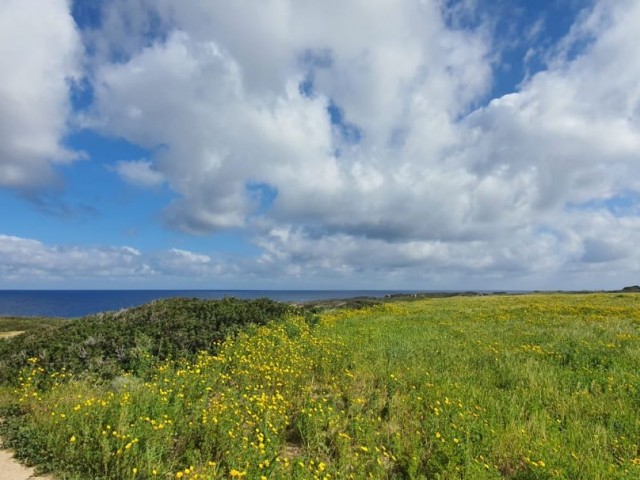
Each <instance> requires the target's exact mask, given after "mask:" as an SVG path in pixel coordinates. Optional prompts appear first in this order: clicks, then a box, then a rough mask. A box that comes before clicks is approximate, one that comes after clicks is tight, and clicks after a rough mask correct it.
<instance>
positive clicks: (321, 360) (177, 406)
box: [0, 294, 640, 480]
mask: <svg viewBox="0 0 640 480" xmlns="http://www.w3.org/2000/svg"><path fill="white" fill-rule="evenodd" d="M639 307H640V298H639V297H638V296H637V295H633V294H624V295H623V294H619V295H614V294H598V295H571V296H569V295H527V296H487V297H457V298H442V299H428V300H419V301H414V302H406V303H404V302H394V303H388V304H382V305H377V306H370V307H364V308H360V309H357V310H355V309H348V310H333V311H327V312H324V313H322V314H320V316H319V318H315V317H312V316H307V318H304V317H302V316H299V315H298V314H297V313H299V312H297V313H296V312H295V311H292V310H287V312H286V313H283V312H284V310H285V309H284V307H282V308H283V310H282V311H281V310H278V309H276V310H275V312H276V313H279V314H281V315H279V316H278V315H274V317H273V321H270V322H266V320H265V321H264V322H259V323H260V324H254V323H250V322H248V321H247V322H244V323H243V327H242V328H239V327H236V328H233V329H231V328H229V329H227V330H225V335H226V334H227V333H232V335H230V336H226V338H225V339H222V337H217V338H220V339H219V340H216V341H213V342H208V343H206V344H205V345H204V346H202V347H201V344H200V343H198V342H199V340H198V341H197V342H196V340H195V339H191V340H190V341H193V342H194V346H196V348H198V349H200V350H201V351H200V353H198V354H197V355H196V356H195V357H194V356H190V355H184V356H182V357H181V358H174V357H173V356H167V355H165V356H164V358H159V357H158V356H156V355H157V354H158V353H161V352H162V351H164V350H160V352H158V351H154V350H153V349H145V350H144V355H141V356H139V357H137V358H138V363H137V364H136V368H134V369H130V368H123V369H122V370H121V371H120V372H119V374H118V375H117V376H113V375H112V374H111V373H112V372H113V368H112V367H109V372H110V374H109V375H103V376H100V375H98V373H99V372H98V371H97V370H96V372H94V374H93V375H94V377H92V378H90V377H85V376H84V374H83V373H82V372H81V371H80V370H78V371H72V368H71V367H67V368H64V367H62V368H51V365H53V363H51V362H50V363H47V362H48V360H47V358H49V357H46V356H44V355H43V356H40V357H39V356H37V355H34V356H32V357H29V358H27V359H26V365H25V366H24V367H23V368H22V369H21V371H20V372H19V375H18V377H17V380H18V381H17V384H16V385H15V386H6V387H5V390H4V396H1V395H0V399H1V401H2V403H4V407H5V416H6V417H7V419H6V422H5V423H4V424H3V427H2V428H3V430H4V435H5V438H6V440H7V443H8V444H9V445H11V446H12V447H13V448H15V449H16V451H17V452H18V455H20V456H21V457H22V458H27V459H29V460H31V461H32V462H36V463H38V464H39V465H41V466H44V467H45V468H47V469H51V470H53V471H55V472H57V473H58V474H59V475H60V478H65V479H76V480H79V479H84V480H86V479H152V478H161V479H175V478H183V479H215V478H249V479H254V478H255V479H263V478H274V479H276V478H293V479H307V478H309V479H314V478H320V479H336V478H355V479H359V478H379V479H383V478H398V479H400V478H441V479H445V478H469V479H500V478H508V479H520V480H524V479H551V478H565V479H635V478H639V477H640V446H639V441H640V415H639V414H638V412H639V411H640V373H639V372H640V369H639V368H638V367H640V308H639ZM145 308H150V307H145ZM171 308H173V307H171ZM176 311H181V310H180V308H179V307H176ZM189 318H191V317H189ZM207 318H208V317H207ZM183 319H184V320H188V319H187V316H184V317H183ZM99 320H100V317H94V321H99ZM150 321H151V320H150ZM193 325H194V328H193V329H192V330H190V331H191V332H192V335H194V336H198V337H199V336H200V335H199V333H198V332H199V330H200V329H205V330H206V328H207V327H206V326H204V325H199V326H195V325H196V324H195V321H193ZM175 328H177V327H175ZM170 332H171V330H167V332H165V336H170ZM185 335H186V334H185ZM20 338H21V337H17V338H15V339H12V340H10V341H8V342H7V343H12V342H15V341H18V339H20ZM149 338H152V339H153V338H155V337H153V336H152V335H149ZM181 338H182V339H183V340H185V341H186V340H188V337H187V336H184V337H181ZM76 341H79V337H76ZM152 345H155V343H152ZM141 359H145V360H144V362H143V361H141ZM70 365H73V363H71V364H70ZM130 365H131V364H130V363H124V364H123V367H129V366H130ZM127 371H128V373H127ZM97 378H100V379H101V380H100V381H98V380H97ZM9 392H10V393H9Z"/></svg>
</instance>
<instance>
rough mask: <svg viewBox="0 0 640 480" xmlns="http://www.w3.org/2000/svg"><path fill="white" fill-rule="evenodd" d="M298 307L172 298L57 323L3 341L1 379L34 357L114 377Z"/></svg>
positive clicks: (46, 364) (53, 367)
mask: <svg viewBox="0 0 640 480" xmlns="http://www.w3.org/2000/svg"><path fill="white" fill-rule="evenodd" d="M291 310H292V307H291V306H289V305H286V304H284V303H279V302H274V301H272V300H269V299H266V298H262V299H257V300H247V301H243V300H237V299H234V298H225V299H223V300H198V299H186V298H183V299H167V300H158V301H155V302H152V303H149V304H146V305H142V306H140V307H136V308H131V309H127V310H121V311H117V312H107V313H99V314H97V315H90V316H87V317H84V318H81V319H77V320H64V321H58V322H53V326H51V327H50V328H39V329H34V330H30V331H28V332H26V333H25V334H23V335H19V336H17V337H15V338H13V339H12V340H11V341H10V342H0V382H2V381H4V380H7V381H15V380H16V379H17V378H18V373H19V371H20V369H21V368H22V367H24V366H25V365H26V364H27V360H28V359H29V358H37V359H38V361H39V364H40V365H41V366H42V367H43V368H45V369H47V370H48V371H58V370H62V369H64V370H65V371H67V372H69V373H76V374H77V373H83V374H93V375H95V376H98V377H100V378H113V377H114V376H116V375H118V374H119V373H120V372H121V371H122V370H124V371H128V372H133V373H136V372H137V371H138V370H139V369H144V368H146V367H147V363H148V362H149V361H150V359H153V360H154V361H155V360H163V359H165V358H174V359H180V358H188V357H193V356H194V355H195V354H196V353H197V352H199V351H201V350H213V349H214V348H215V345H216V344H217V343H219V342H221V341H222V340H224V339H225V338H227V337H228V336H230V335H233V334H235V333H237V332H239V331H240V330H241V329H242V328H243V327H244V326H245V325H247V324H249V323H252V324H258V325H262V324H265V323H267V322H268V321H271V320H276V319H279V318H283V317H284V315H285V314H287V313H288V312H289V311H291Z"/></svg>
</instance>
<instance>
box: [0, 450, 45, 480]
mask: <svg viewBox="0 0 640 480" xmlns="http://www.w3.org/2000/svg"><path fill="white" fill-rule="evenodd" d="M0 480H52V479H51V477H37V476H36V475H35V474H34V473H33V468H27V467H25V466H23V465H20V464H19V463H18V462H17V461H16V460H14V459H13V455H12V453H11V452H10V451H8V450H0Z"/></svg>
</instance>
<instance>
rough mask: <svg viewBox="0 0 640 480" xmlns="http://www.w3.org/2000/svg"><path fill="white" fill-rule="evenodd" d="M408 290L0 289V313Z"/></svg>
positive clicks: (70, 314)
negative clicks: (180, 299)
mask: <svg viewBox="0 0 640 480" xmlns="http://www.w3.org/2000/svg"><path fill="white" fill-rule="evenodd" d="M401 293H415V291H408V290H0V316H16V317H39V316H42V317H62V318H76V317H81V316H84V315H89V314H92V313H98V312H104V311H111V310H120V309H122V308H129V307H135V306H138V305H142V304H144V303H147V302H150V301H152V300H157V299H160V298H173V297H183V298H203V299H221V298H224V297H235V298H242V299H253V298H261V297H266V298H270V299H272V300H278V301H282V302H307V301H312V300H331V299H344V298H353V297H384V296H385V295H392V294H401Z"/></svg>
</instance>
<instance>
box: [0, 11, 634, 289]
mask: <svg viewBox="0 0 640 480" xmlns="http://www.w3.org/2000/svg"><path fill="white" fill-rule="evenodd" d="M637 21H640V2H637V1H634V0H622V1H620V2H606V1H595V0H594V1H588V0H546V1H538V2H528V1H518V2H514V1H507V0H499V1H495V0H494V1H489V0H477V1H474V0H457V1H454V0H451V1H445V2H441V1H436V0H430V1H422V2H418V1H417V0H399V1H395V2H391V1H389V0H376V1H373V2H371V1H370V2H341V1H338V0H335V1H325V2H306V3H299V2H292V1H287V0H269V1H266V2H265V1H258V0H255V1H254V0H252V1H248V2H243V3H242V4H236V3H234V4H233V5H229V4H226V2H206V1H204V0H203V1H194V2H181V3H179V4H174V3H172V2H164V1H161V2H157V1H152V0H126V1H125V0H110V1H101V2H89V1H86V0H82V1H66V0H22V1H18V0H8V1H6V2H3V4H2V5H1V6H0V69H2V71H3V72H7V73H6V74H5V78H4V79H3V81H2V84H0V100H2V103H3V108H2V110H1V111H0V210H1V215H0V288H218V289H227V288H229V289H230V288H255V289H265V288H287V289H290V288H301V289H306V288H311V289H313V288H328V289H336V288H347V289H357V288H380V289H395V288H410V289H441V288H459V289H467V288H498V289H504V288H515V289H529V288H531V289H555V288H565V289H571V288H576V289H578V288H594V289H599V288H619V287H622V286H624V285H627V284H635V283H640V279H638V277H637V272H638V271H639V268H640V254H638V252H637V251H638V249H637V248H635V244H636V243H637V238H639V237H638V235H639V234H640V217H639V210H640V209H639V205H640V201H639V200H640V194H639V192H640V182H639V180H638V179H637V178H638V177H637V175H635V172H636V170H637V167H638V165H639V164H640V162H639V161H640V60H639V59H638V55H637V48H636V47H635V45H637V44H640V34H639V33H637V32H636V30H637V29H636V28H635V25H637ZM634 22H635V23H634Z"/></svg>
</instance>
